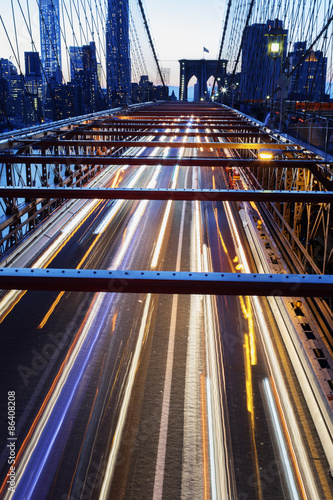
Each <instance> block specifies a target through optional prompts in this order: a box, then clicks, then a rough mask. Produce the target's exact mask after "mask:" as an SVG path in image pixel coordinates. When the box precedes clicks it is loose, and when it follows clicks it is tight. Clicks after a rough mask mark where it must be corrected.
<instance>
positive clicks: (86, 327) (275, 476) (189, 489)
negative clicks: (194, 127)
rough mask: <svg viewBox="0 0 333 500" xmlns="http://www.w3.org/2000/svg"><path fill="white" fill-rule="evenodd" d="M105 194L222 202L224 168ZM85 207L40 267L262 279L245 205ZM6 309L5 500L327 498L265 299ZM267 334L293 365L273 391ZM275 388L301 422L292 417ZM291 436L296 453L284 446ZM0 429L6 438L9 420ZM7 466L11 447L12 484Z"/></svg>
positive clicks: (122, 298) (174, 174) (14, 299)
mask: <svg viewBox="0 0 333 500" xmlns="http://www.w3.org/2000/svg"><path fill="white" fill-rule="evenodd" d="M189 125H191V124H189ZM157 153H158V154H159V153H160V151H159V150H158V148H155V149H154V150H152V149H150V150H148V151H147V150H139V151H137V154H142V155H147V154H150V155H155V154H157ZM164 154H165V155H167V154H168V155H169V157H170V156H174V155H175V156H176V155H178V154H179V155H183V154H185V152H184V151H182V150H181V151H178V150H176V149H174V150H173V149H172V148H171V149H170V150H169V151H164ZM187 154H189V155H190V156H194V155H195V153H194V150H193V151H191V150H190V151H188V153H187ZM206 154H207V153H205V156H206ZM211 154H212V155H213V152H212V153H211ZM198 155H200V152H199V153H198ZM175 163H176V162H175ZM107 186H109V187H116V186H123V187H149V188H154V187H160V188H167V187H169V188H175V187H185V188H198V187H203V188H212V187H217V188H224V187H225V178H224V175H223V173H222V172H221V171H220V170H217V169H216V170H213V171H209V169H207V168H202V169H199V168H197V167H194V168H186V167H177V166H175V167H158V168H157V169H155V168H154V169H153V168H151V167H145V166H142V167H139V168H137V167H133V166H131V167H123V168H121V167H118V168H117V169H113V170H111V173H110V179H109V181H108V183H107ZM78 206H80V209H79V210H78V211H77V213H76V214H74V213H73V218H72V219H70V220H69V221H68V222H67V223H66V224H65V225H63V226H61V224H59V227H58V228H57V231H56V232H55V234H54V235H52V236H50V241H49V244H48V245H47V247H45V248H35V247H34V246H32V247H31V249H30V250H29V251H30V253H31V256H30V265H33V264H35V266H36V267H42V266H46V265H48V266H49V267H54V268H61V267H64V268H100V269H103V268H104V269H117V268H118V269H133V270H141V269H156V270H177V271H189V270H191V271H219V270H224V271H226V272H236V271H238V272H241V271H242V270H244V271H246V270H247V269H250V270H251V271H255V269H253V263H252V260H251V257H250V255H249V252H248V247H247V243H246V240H245V238H244V236H243V233H242V230H241V227H240V224H239V223H238V221H237V215H236V214H237V206H232V205H231V204H229V203H224V204H222V203H217V202H214V203H212V202H198V201H196V202H161V201H149V202H148V201H138V202H132V201H115V200H114V201H89V202H80V204H79V205H78ZM71 210H73V212H74V208H72V209H71ZM41 264H42V265H41ZM0 307H1V309H0V311H1V317H0V321H1V323H0V334H1V338H2V339H6V340H5V341H3V342H2V344H3V346H2V349H1V354H0V361H1V362H0V376H1V380H2V388H1V393H2V399H4V398H5V397H7V391H8V390H15V392H16V402H17V441H16V444H15V446H16V453H17V455H16V456H17V462H16V465H17V467H16V491H15V493H14V494H9V493H8V491H7V493H6V484H5V483H4V484H3V486H2V490H1V495H2V496H3V497H4V498H13V499H15V500H16V499H22V498H26V499H28V498H29V499H32V500H34V499H36V500H37V499H38V500H42V499H55V500H58V499H61V500H62V499H71V500H74V499H87V498H89V499H101V500H102V499H109V498H112V499H113V498H116V499H120V498H124V499H147V498H153V499H154V500H157V499H162V498H168V499H169V498H184V499H193V498H195V499H196V498H207V499H208V498H228V499H229V498H238V499H239V500H247V499H252V498H253V499H263V498H274V499H285V498H311V499H315V498H318V499H321V498H325V497H327V498H329V496H327V494H328V492H331V493H332V489H331V485H330V483H329V482H328V479H327V464H326V462H325V458H324V457H323V453H322V451H321V448H320V445H319V441H318V439H317V438H316V437H315V432H314V429H313V425H311V422H308V421H307V411H306V405H305V402H304V401H303V400H302V395H301V392H300V390H299V388H298V387H297V383H296V380H295V377H294V376H293V375H292V373H291V369H290V366H289V364H288V359H287V357H286V355H285V352H284V351H283V346H282V345H281V341H279V336H278V330H277V327H276V325H275V324H274V320H273V319H272V317H271V313H270V311H269V308H268V306H267V304H266V302H265V301H260V302H259V301H258V300H257V299H249V298H248V297H231V296H230V297H211V296H208V297H205V298H204V297H201V296H197V295H194V296H177V295H175V296H158V295H150V294H148V295H125V294H124V295H122V294H90V293H89V294H84V293H56V292H54V293H53V292H52V293H51V292H48V293H45V292H43V293H42V292H27V293H20V294H18V293H16V294H15V293H13V292H12V295H11V296H10V295H8V294H7V295H5V296H4V297H3V298H2V301H1V303H0ZM265 328H267V329H269V331H270V332H271V336H272V339H273V342H274V344H275V347H276V349H275V350H276V352H277V354H276V359H277V361H278V362H279V363H280V362H281V359H282V358H283V367H284V368H283V373H282V374H281V376H280V379H281V380H279V381H277V380H274V376H273V373H272V370H271V368H270V363H271V359H272V358H271V357H269V355H268V354H267V350H268V344H267V341H265V331H264V330H265ZM280 358H281V359H280ZM287 375H288V384H290V385H288V388H287V387H286V385H283V384H286V382H287ZM281 387H285V391H286V393H288V396H289V399H288V401H287V402H291V404H292V405H293V408H295V412H296V417H295V418H294V420H295V422H294V421H293V422H291V423H290V420H292V418H293V417H292V416H290V415H289V416H288V415H287V416H286V415H285V410H286V408H285V404H286V403H285V400H284V399H283V398H281V396H280V394H279V395H278V389H279V388H280V389H281ZM295 401H296V402H295ZM2 402H3V401H2ZM4 404H5V403H4ZM292 425H296V426H297V428H298V429H299V433H300V436H301V440H300V445H299V449H294V448H293V445H292V444H291V440H290V436H289V435H288V432H289V431H288V430H287V428H289V429H290V427H291V426H292ZM1 426H2V427H1V428H0V430H1V435H5V434H6V422H1ZM304 453H305V454H306V459H304V460H305V462H304V460H303V462H302V460H301V459H300V456H301V455H302V454H304ZM6 460H7V451H6V449H5V450H4V452H3V453H2V455H1V456H0V461H1V462H0V466H1V479H2V481H4V480H5V476H6V474H7V472H8V466H7V464H6ZM304 463H305V465H304ZM305 473H306V474H307V477H304V476H305ZM309 492H310V493H311V495H312V496H309Z"/></svg>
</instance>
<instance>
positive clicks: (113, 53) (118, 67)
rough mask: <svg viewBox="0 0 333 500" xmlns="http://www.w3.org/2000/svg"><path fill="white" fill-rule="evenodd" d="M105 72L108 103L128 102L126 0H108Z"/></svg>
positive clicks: (129, 89)
mask: <svg viewBox="0 0 333 500" xmlns="http://www.w3.org/2000/svg"><path fill="white" fill-rule="evenodd" d="M106 72H107V93H108V103H109V105H110V106H117V105H119V104H128V103H129V100H130V95H131V61H130V43H129V4H128V0H108V13H107V24H106Z"/></svg>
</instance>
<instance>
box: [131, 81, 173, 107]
mask: <svg viewBox="0 0 333 500" xmlns="http://www.w3.org/2000/svg"><path fill="white" fill-rule="evenodd" d="M166 93H167V95H168V94H169V90H168V87H166V91H165V89H164V87H163V85H154V84H153V83H152V82H150V81H149V78H148V76H147V75H142V76H141V78H140V82H139V83H132V103H133V104H137V103H140V102H149V101H163V100H166V96H165V94H166Z"/></svg>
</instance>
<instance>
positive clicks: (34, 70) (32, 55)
mask: <svg viewBox="0 0 333 500" xmlns="http://www.w3.org/2000/svg"><path fill="white" fill-rule="evenodd" d="M24 62H25V76H27V77H29V76H35V77H41V76H42V68H41V64H40V63H41V61H40V58H39V53H38V52H24Z"/></svg>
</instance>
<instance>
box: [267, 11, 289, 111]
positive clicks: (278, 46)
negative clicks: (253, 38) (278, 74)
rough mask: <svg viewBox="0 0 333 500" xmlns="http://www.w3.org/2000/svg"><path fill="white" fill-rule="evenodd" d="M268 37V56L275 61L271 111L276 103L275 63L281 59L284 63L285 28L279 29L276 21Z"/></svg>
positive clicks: (270, 28) (276, 20)
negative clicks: (274, 102)
mask: <svg viewBox="0 0 333 500" xmlns="http://www.w3.org/2000/svg"><path fill="white" fill-rule="evenodd" d="M265 36H268V50H267V55H268V57H270V58H271V59H273V77H272V100H271V111H272V110H273V101H274V84H275V62H276V60H277V59H278V58H279V57H281V63H282V55H283V43H284V37H285V36H286V34H285V33H284V29H283V28H279V20H278V19H275V23H274V27H273V28H272V27H271V26H270V27H269V30H268V33H266V34H265Z"/></svg>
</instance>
